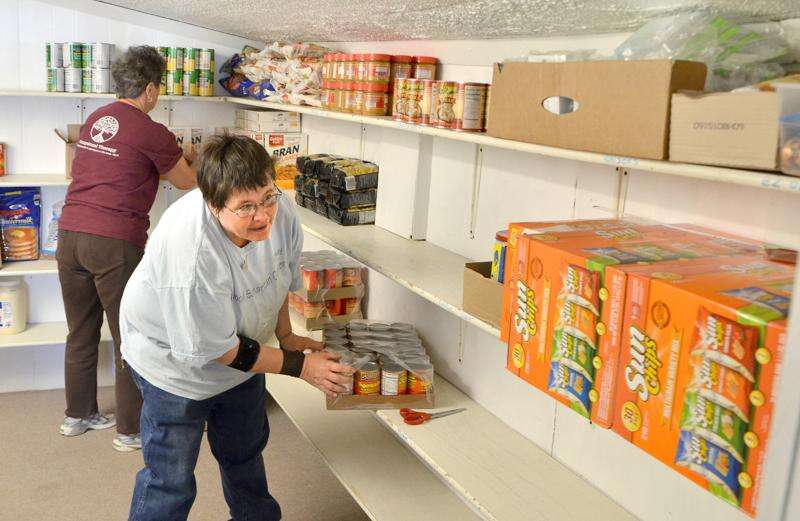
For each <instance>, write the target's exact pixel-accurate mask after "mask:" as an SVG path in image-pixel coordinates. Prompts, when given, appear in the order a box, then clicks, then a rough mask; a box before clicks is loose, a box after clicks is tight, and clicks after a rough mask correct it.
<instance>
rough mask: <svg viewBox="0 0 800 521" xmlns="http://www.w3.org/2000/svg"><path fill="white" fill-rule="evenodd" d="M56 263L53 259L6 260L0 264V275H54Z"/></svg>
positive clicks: (56, 268)
mask: <svg viewBox="0 0 800 521" xmlns="http://www.w3.org/2000/svg"><path fill="white" fill-rule="evenodd" d="M55 274H58V264H57V263H56V261H55V259H39V260H35V261H19V262H6V263H5V264H3V265H2V266H0V277H19V276H23V275H55Z"/></svg>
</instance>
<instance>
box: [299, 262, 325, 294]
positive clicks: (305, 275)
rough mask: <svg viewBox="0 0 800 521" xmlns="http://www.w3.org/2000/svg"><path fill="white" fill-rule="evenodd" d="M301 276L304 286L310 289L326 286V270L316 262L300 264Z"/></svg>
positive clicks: (315, 289)
mask: <svg viewBox="0 0 800 521" xmlns="http://www.w3.org/2000/svg"><path fill="white" fill-rule="evenodd" d="M300 277H301V278H302V280H303V287H304V288H305V289H306V290H308V291H317V290H319V289H320V288H323V287H324V284H325V270H324V269H322V267H321V266H317V265H316V264H308V265H305V266H300Z"/></svg>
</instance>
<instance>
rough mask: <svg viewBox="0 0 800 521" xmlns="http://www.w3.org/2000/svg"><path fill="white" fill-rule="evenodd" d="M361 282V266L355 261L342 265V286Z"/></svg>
mask: <svg viewBox="0 0 800 521" xmlns="http://www.w3.org/2000/svg"><path fill="white" fill-rule="evenodd" d="M359 284H361V266H359V265H358V264H357V263H355V262H353V263H352V264H350V263H348V264H345V265H343V266H342V286H345V287H350V286H358V285H359Z"/></svg>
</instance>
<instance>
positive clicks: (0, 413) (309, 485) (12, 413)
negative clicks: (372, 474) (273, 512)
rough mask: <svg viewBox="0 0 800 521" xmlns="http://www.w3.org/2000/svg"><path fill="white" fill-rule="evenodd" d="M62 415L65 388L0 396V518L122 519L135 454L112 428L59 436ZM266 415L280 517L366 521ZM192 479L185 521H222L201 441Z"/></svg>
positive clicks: (309, 452)
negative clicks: (193, 494)
mask: <svg viewBox="0 0 800 521" xmlns="http://www.w3.org/2000/svg"><path fill="white" fill-rule="evenodd" d="M99 400H100V408H101V410H103V411H109V410H112V409H113V402H114V397H113V390H112V389H111V388H102V389H100V395H99ZM63 409H64V392H63V390H53V391H36V392H23V393H5V394H0V457H2V463H1V464H0V520H2V521H7V520H8V521H11V520H15V521H16V520H21V519H30V520H45V519H58V520H63V521H73V520H74V521H78V520H80V521H89V520H112V519H115V520H116V519H126V518H127V514H128V507H129V505H130V498H131V491H132V489H133V482H134V477H135V475H136V472H137V471H138V470H139V469H140V468H141V466H142V459H141V453H140V452H135V453H127V454H123V453H119V452H117V451H115V450H114V449H113V448H112V446H111V440H112V439H113V437H114V435H115V433H114V432H113V431H114V429H109V430H107V431H94V432H92V431H90V432H88V433H87V434H84V435H82V436H78V437H75V438H65V437H63V436H61V435H59V434H58V426H59V424H60V422H61V420H62V418H63ZM267 411H268V416H269V420H270V428H271V434H270V441H269V445H268V446H267V449H266V450H265V451H264V459H265V461H266V465H267V474H268V476H269V485H270V491H271V492H272V494H273V495H274V496H275V497H276V498H277V499H278V501H279V502H280V503H281V507H282V509H283V514H284V519H286V520H290V521H295V520H296V521H304V520H325V521H361V520H367V519H369V518H368V517H367V516H366V514H364V512H363V511H362V510H361V509H360V508H359V506H358V505H357V504H356V503H355V502H354V501H353V499H352V498H351V497H350V495H349V494H348V493H347V491H346V490H345V489H344V488H343V487H342V485H341V484H340V483H339V481H338V480H337V479H336V477H335V476H334V475H333V474H332V473H331V471H330V469H329V468H328V467H327V466H326V465H325V463H324V462H323V460H322V459H321V457H320V456H319V453H318V452H317V451H316V450H315V449H314V448H313V447H312V446H311V445H310V444H309V443H308V441H307V440H306V439H305V438H304V437H303V435H302V434H301V433H300V431H298V430H297V428H295V427H294V425H292V423H291V421H290V420H289V418H288V417H287V416H286V415H285V414H284V412H283V411H282V410H281V409H280V407H278V405H277V404H275V402H274V401H271V400H270V403H269V405H268V408H267ZM195 474H196V476H197V499H196V500H195V503H194V506H193V508H192V511H191V514H190V515H189V519H190V520H192V521H206V520H207V521H212V520H213V521H221V520H225V519H228V518H229V515H228V509H227V505H226V504H225V500H224V498H223V496H222V487H221V485H220V480H219V472H218V468H217V465H216V461H215V460H214V458H213V456H212V455H211V452H210V450H209V448H208V444H207V443H206V441H205V439H204V440H203V448H202V450H201V453H200V458H199V461H198V464H197V469H196V472H195Z"/></svg>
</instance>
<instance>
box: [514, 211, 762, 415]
mask: <svg viewBox="0 0 800 521" xmlns="http://www.w3.org/2000/svg"><path fill="white" fill-rule="evenodd" d="M737 245H738V246H737ZM754 249H755V246H754V245H753V244H752V241H744V240H743V241H741V242H736V241H734V240H733V239H731V238H727V237H726V238H724V239H722V240H720V239H719V238H717V237H715V236H713V235H710V234H701V233H696V234H693V233H691V232H689V231H687V230H685V229H682V228H679V227H673V226H666V225H659V224H643V223H636V222H629V221H620V220H595V221H573V222H561V223H559V222H552V223H512V224H511V225H510V236H509V243H508V251H507V254H506V255H507V260H506V273H505V276H506V285H505V288H504V294H503V315H502V322H501V324H500V325H501V337H502V338H503V339H504V340H505V341H506V342H507V344H508V362H507V368H508V369H509V370H510V371H511V372H513V373H514V374H517V375H518V376H519V377H520V378H523V379H524V380H526V381H528V382H529V383H531V384H532V385H533V386H535V387H537V388H539V389H541V390H543V391H545V392H548V393H549V394H551V395H552V396H553V397H554V398H556V399H557V400H559V401H561V402H562V403H564V404H566V405H567V406H569V407H570V408H572V409H573V410H575V411H577V412H578V413H580V414H582V415H583V416H586V417H587V418H589V417H591V419H592V420H593V421H594V422H595V423H598V424H599V425H601V426H604V427H609V426H610V425H611V423H612V420H611V410H610V409H611V405H610V404H611V402H612V401H613V397H614V385H613V383H614V378H615V375H616V360H617V359H618V358H619V349H620V347H619V346H620V330H621V321H622V317H623V314H622V307H621V306H622V304H621V303H624V299H625V290H626V279H625V275H626V272H625V271H624V270H623V269H622V268H625V267H627V266H639V267H643V269H644V268H649V269H652V270H657V267H658V266H660V265H662V264H665V265H666V264H669V263H677V264H678V265H679V266H681V267H691V266H693V265H695V264H698V265H699V264H703V263H705V262H708V261H707V259H710V258H716V257H721V256H735V255H741V254H745V253H751V252H752V251H753V250H754ZM618 273H619V274H618ZM617 274H618V275H617Z"/></svg>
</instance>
